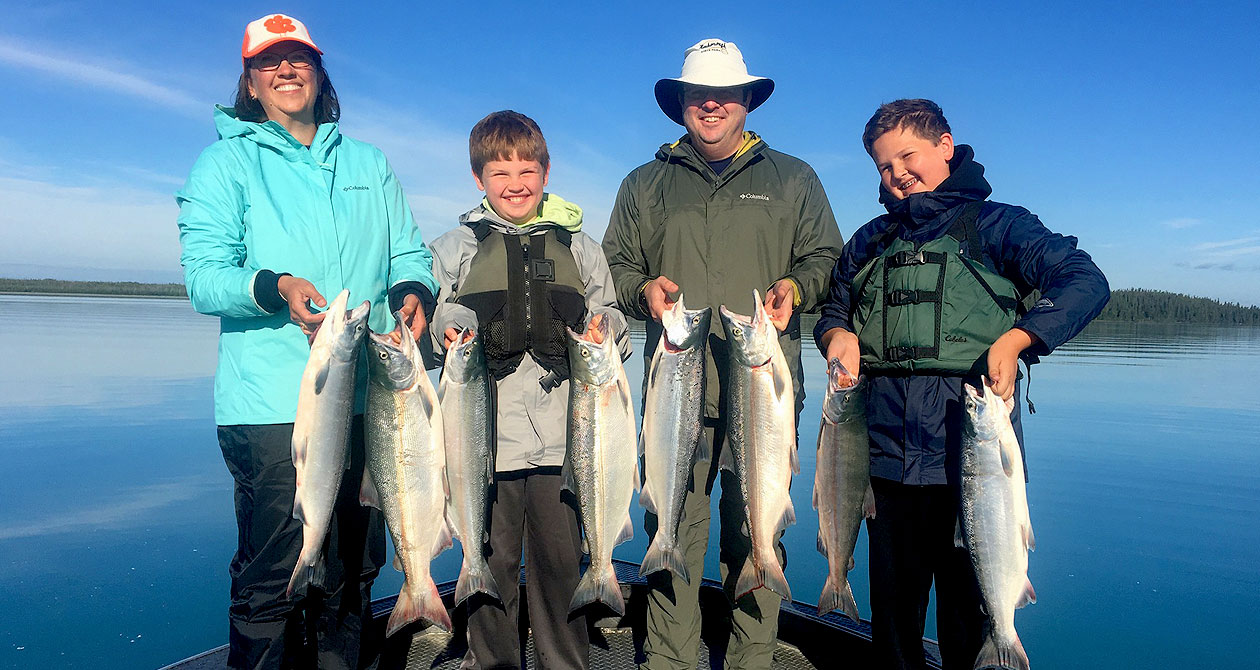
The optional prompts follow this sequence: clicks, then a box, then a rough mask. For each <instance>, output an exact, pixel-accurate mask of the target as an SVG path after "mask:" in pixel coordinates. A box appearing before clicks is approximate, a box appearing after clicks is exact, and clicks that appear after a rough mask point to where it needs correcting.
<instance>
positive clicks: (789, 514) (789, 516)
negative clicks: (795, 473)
mask: <svg viewBox="0 0 1260 670" xmlns="http://www.w3.org/2000/svg"><path fill="white" fill-rule="evenodd" d="M794 523H796V508H795V507H793V506H792V499H791V498H789V499H788V501H787V504H786V505H784V506H783V516H781V517H779V523H778V524H776V525H775V527H774V532H776V533H777V532H779V531H781V530H783V529H784V528H787V527H788V526H791V525H792V524H794Z"/></svg>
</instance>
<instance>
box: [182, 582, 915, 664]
mask: <svg viewBox="0 0 1260 670" xmlns="http://www.w3.org/2000/svg"><path fill="white" fill-rule="evenodd" d="M614 567H615V568H616V570H617V580H618V581H619V582H620V583H621V588H622V593H623V595H625V596H626V614H625V616H623V617H608V618H604V619H598V620H595V621H592V622H591V656H590V661H591V663H590V667H592V668H599V669H601V670H603V669H604V668H608V669H610V670H616V669H620V668H635V667H637V665H638V663H640V662H642V661H643V635H644V632H643V631H644V613H645V609H644V608H645V606H646V599H645V597H644V594H645V593H646V589H647V580H645V579H644V578H643V577H640V576H639V566H638V565H636V564H634V563H629V562H626V561H614ZM522 572H523V571H522ZM521 581H522V583H523V582H524V574H522V576H521ZM438 591H439V593H441V595H442V599H443V601H445V602H446V604H447V606H448V608H450V607H451V604H452V602H451V601H452V599H453V597H454V592H455V582H453V581H451V582H446V583H444V584H441V585H439V586H438ZM523 597H524V594H523V593H522V598H523ZM396 599H397V596H391V597H388V598H381V599H380V600H376V601H374V602H373V603H372V612H373V618H374V620H375V621H377V622H378V623H380V624H381V625H383V624H384V621H385V620H386V619H387V618H388V617H389V613H390V611H392V610H393V608H394V601H395V600H396ZM700 600H701V611H702V612H705V616H704V621H703V623H702V626H701V634H700V637H701V642H700V656H699V660H698V664H697V667H699V668H721V667H722V657H723V656H724V652H725V645H726V640H727V638H728V637H729V633H730V628H729V624H728V623H727V621H726V617H723V616H720V614H719V615H714V614H713V613H721V612H724V611H726V597H725V595H724V594H723V593H722V586H721V584H719V583H718V582H717V581H714V580H712V579H705V580H704V581H703V582H702V584H701V588H700ZM596 607H598V605H597V606H596ZM605 611H607V610H605ZM524 615H525V612H524V608H522V617H524ZM451 619H452V621H453V622H454V624H455V630H454V631H452V632H449V633H448V632H445V631H442V630H440V629H438V628H435V627H424V626H421V625H416V626H415V627H412V628H408V629H405V630H404V631H401V632H399V633H398V634H396V635H394V636H393V637H392V638H389V639H388V640H386V642H385V647H384V649H383V650H382V653H381V662H380V668H381V670H403V669H426V668H428V669H433V670H439V669H441V670H447V669H454V668H458V667H459V664H460V661H461V660H462V659H463V657H464V652H465V651H467V649H468V647H467V645H466V644H465V642H464V640H465V634H464V621H465V618H464V616H463V608H458V609H452V617H451ZM521 625H522V627H527V626H528V622H526V621H522V624H521ZM526 630H528V629H527V628H526ZM408 633H411V634H410V636H408ZM870 633H871V629H870V624H869V623H867V622H866V621H862V622H860V623H855V622H853V621H852V620H850V619H848V618H847V617H845V616H843V615H839V614H836V613H834V612H833V613H830V614H826V615H823V616H819V615H818V613H817V612H816V610H815V608H814V607H813V606H812V605H806V604H804V603H800V602H784V603H783V605H782V607H781V608H780V610H779V648H778V649H777V650H776V651H775V653H774V661H773V665H772V666H771V667H773V668H781V669H783V670H797V669H808V668H830V667H837V664H838V663H842V664H843V665H844V667H849V668H865V667H873V665H872V662H871V659H870V653H871V644H870V641H871V634H870ZM227 651H228V650H227V645H224V646H222V647H219V648H217V649H212V650H210V651H207V652H205V653H202V654H199V655H197V656H194V657H192V658H189V659H186V660H184V661H180V662H179V663H175V664H173V665H170V666H167V667H166V668H163V669H162V670H209V669H211V668H213V669H215V670H219V669H220V668H223V667H224V666H225V664H226V661H227ZM924 651H925V652H926V655H927V657H928V667H930V668H939V667H940V655H939V652H938V650H937V647H936V643H935V642H933V641H931V640H924ZM525 659H526V663H527V665H526V667H527V668H531V669H532V668H534V667H535V666H534V659H533V639H532V637H530V636H528V635H526V653H525ZM538 670H541V669H538Z"/></svg>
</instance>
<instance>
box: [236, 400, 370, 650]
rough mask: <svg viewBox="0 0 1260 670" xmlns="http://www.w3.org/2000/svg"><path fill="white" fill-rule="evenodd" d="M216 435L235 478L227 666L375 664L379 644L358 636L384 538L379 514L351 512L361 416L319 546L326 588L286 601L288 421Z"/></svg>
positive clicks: (293, 556)
mask: <svg viewBox="0 0 1260 670" xmlns="http://www.w3.org/2000/svg"><path fill="white" fill-rule="evenodd" d="M218 433H219V447H220V448H221V449H222V450H223V460H224V461H225V462H226V463H227V466H228V470H229V471H231V473H232V478H233V479H235V480H236V526H237V532H238V539H237V549H236V555H235V556H234V557H233V558H232V563H231V564H230V565H229V567H228V572H229V574H230V576H231V578H232V603H231V606H230V607H229V608H228V623H229V630H228V641H229V645H230V648H231V651H230V652H229V653H228V667H229V668H314V667H320V668H346V669H354V668H365V667H375V665H376V661H377V657H378V656H379V650H380V641H377V640H367V639H362V638H363V634H364V629H365V626H366V624H367V623H368V622H369V620H370V616H371V613H370V609H369V608H370V605H371V600H372V598H371V589H372V581H373V580H374V579H376V575H377V573H378V572H380V567H381V565H383V564H384V563H385V531H384V521H383V520H382V518H381V515H380V513H379V512H377V511H376V510H374V509H371V508H366V507H361V506H360V505H359V487H360V485H361V483H362V479H363V417H362V416H356V417H355V418H354V425H353V430H352V432H351V438H350V453H351V465H350V469H349V470H347V471H346V472H345V475H344V476H343V478H342V483H341V489H340V491H339V492H338V499H337V504H336V507H335V509H334V510H333V518H332V524H331V526H330V528H329V531H328V538H327V539H326V541H325V543H324V561H325V562H326V564H327V570H328V572H327V579H328V584H329V586H328V590H327V591H325V590H322V589H318V588H314V587H312V588H310V589H309V590H308V593H307V594H306V596H305V597H302V596H296V598H297V599H296V600H292V601H291V600H289V599H288V597H287V596H286V595H285V590H286V589H287V588H288V585H289V578H290V577H291V576H292V574H293V568H294V566H295V565H297V557H298V553H299V552H300V551H301V549H302V524H301V522H299V521H298V520H296V519H294V518H293V497H294V494H295V492H296V485H297V484H296V482H297V471H296V470H295V469H294V467H293V456H292V447H291V445H290V442H291V440H292V436H293V424H275V425H261V426H219V431H218Z"/></svg>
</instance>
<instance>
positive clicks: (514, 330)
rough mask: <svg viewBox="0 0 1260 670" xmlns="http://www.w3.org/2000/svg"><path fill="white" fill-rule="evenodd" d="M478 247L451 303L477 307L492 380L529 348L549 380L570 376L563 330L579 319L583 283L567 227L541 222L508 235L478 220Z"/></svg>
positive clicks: (517, 362)
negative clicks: (543, 225)
mask: <svg viewBox="0 0 1260 670" xmlns="http://www.w3.org/2000/svg"><path fill="white" fill-rule="evenodd" d="M473 232H474V234H475V235H476V237H477V253H476V255H474V256H473V259H472V263H471V264H470V266H469V268H468V274H467V275H466V276H465V278H464V282H463V283H462V284H461V285H460V287H459V293H458V294H457V295H456V296H455V302H456V303H458V304H460V305H464V306H466V307H468V308H470V309H472V310H473V311H474V312H476V314H477V323H478V326H479V328H480V331H481V339H482V342H484V343H485V348H486V366H487V368H489V371H490V374H491V375H492V376H493V377H494V378H495V379H496V380H498V379H503V378H504V377H506V376H508V375H509V374H511V373H512V371H514V370H516V367H517V366H518V365H520V363H521V359H522V358H523V357H524V356H525V353H526V352H529V353H530V354H531V355H532V356H533V357H534V359H535V360H537V361H538V363H539V365H541V366H542V367H543V368H544V369H546V370H547V371H548V372H551V373H553V377H554V380H553V383H558V382H559V381H562V380H564V379H567V378H568V377H569V354H568V348H567V347H568V341H567V339H568V335H567V333H566V332H565V328H566V327H568V328H572V329H574V330H580V329H581V328H582V324H583V322H584V321H585V320H586V299H585V290H586V285H585V284H584V283H583V282H582V275H581V273H580V272H579V271H578V266H577V261H575V260H574V259H573V252H572V251H571V250H570V248H569V246H570V244H571V243H572V240H573V236H572V234H571V233H569V232H568V231H567V230H564V229H562V228H556V227H551V226H548V227H546V228H545V229H543V230H540V231H539V232H535V233H531V234H530V235H508V234H504V233H501V232H498V231H495V230H492V229H491V228H490V226H489V224H488V223H486V222H485V221H483V222H481V223H480V224H478V225H477V226H475V227H474V228H473Z"/></svg>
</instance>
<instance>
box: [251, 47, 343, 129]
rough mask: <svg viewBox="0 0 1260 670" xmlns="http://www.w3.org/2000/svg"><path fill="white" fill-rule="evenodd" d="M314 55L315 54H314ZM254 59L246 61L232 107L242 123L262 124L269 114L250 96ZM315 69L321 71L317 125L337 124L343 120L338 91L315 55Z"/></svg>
mask: <svg viewBox="0 0 1260 670" xmlns="http://www.w3.org/2000/svg"><path fill="white" fill-rule="evenodd" d="M312 53H314V52H312ZM252 61H253V59H250V60H247V61H245V71H244V72H242V73H241V78H240V79H239V80H238V81H237V82H236V101H235V102H234V103H232V107H233V108H234V109H235V110H236V118H238V119H240V120H242V121H252V122H254V123H262V122H263V121H266V120H267V112H266V110H264V109H263V108H262V103H260V102H258V98H255V97H252V96H251V95H250V94H249V67H250V63H251V62H252ZM315 68H316V69H317V70H318V71H319V95H317V96H315V123H336V122H337V121H339V120H340V119H341V103H340V102H338V100H337V91H336V90H335V89H334V88H333V85H332V80H331V79H329V78H328V71H327V70H325V69H324V59H323V58H321V57H320V55H319V54H318V53H316V54H315Z"/></svg>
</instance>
